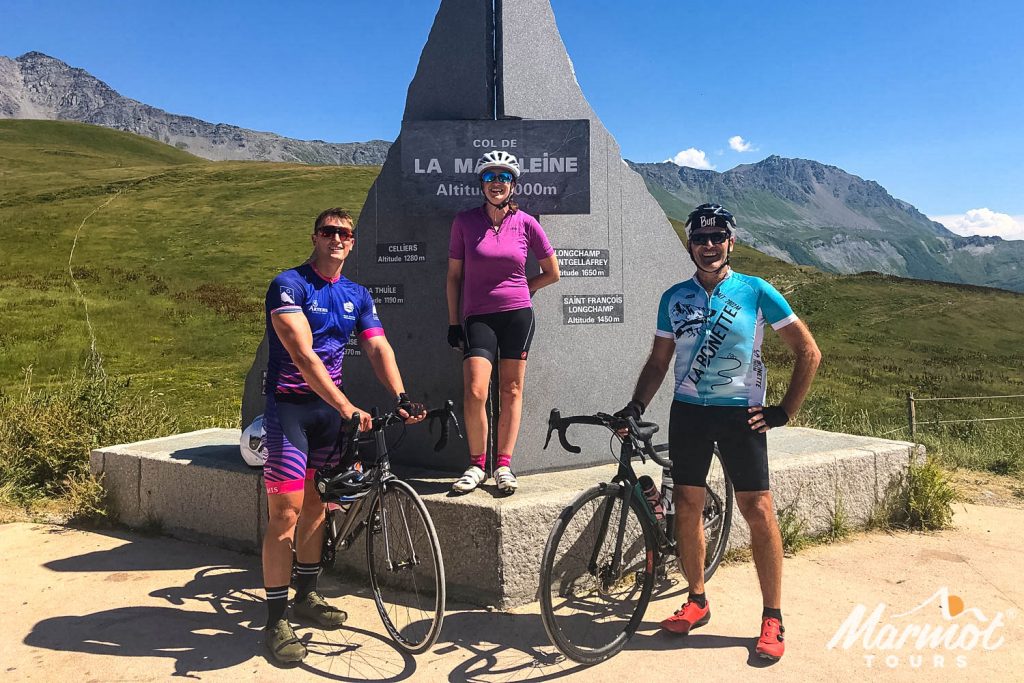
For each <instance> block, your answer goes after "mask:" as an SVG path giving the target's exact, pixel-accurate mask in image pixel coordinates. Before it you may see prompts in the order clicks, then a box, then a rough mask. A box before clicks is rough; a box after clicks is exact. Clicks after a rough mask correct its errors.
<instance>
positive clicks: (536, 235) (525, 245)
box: [448, 206, 555, 319]
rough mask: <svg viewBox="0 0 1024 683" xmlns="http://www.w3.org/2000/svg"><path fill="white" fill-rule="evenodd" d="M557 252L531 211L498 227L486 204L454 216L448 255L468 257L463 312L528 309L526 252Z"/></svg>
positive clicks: (515, 215) (545, 254)
mask: <svg viewBox="0 0 1024 683" xmlns="http://www.w3.org/2000/svg"><path fill="white" fill-rule="evenodd" d="M528 252H533V255H534V256H535V257H536V258H537V260H542V259H546V258H548V257H549V256H551V255H552V254H554V253H555V250H554V249H552V248H551V244H550V242H548V237H547V235H545V234H544V229H543V228H541V227H540V223H538V222H537V219H536V218H534V217H533V216H531V215H529V214H528V213H526V212H525V211H516V212H515V213H510V214H509V215H507V216H505V220H504V221H503V222H502V224H501V228H500V229H499V230H498V231H497V232H495V231H494V230H493V229H492V228H491V221H490V219H489V218H488V217H487V213H486V212H485V210H484V208H483V207H482V206H481V207H477V208H475V209H469V210H467V211H463V212H461V213H459V214H457V215H456V216H455V220H454V221H452V235H451V242H450V243H449V245H448V257H449V258H453V259H459V260H460V261H462V264H463V265H462V317H463V319H465V318H467V317H469V316H471V315H480V314H483V313H497V312H499V311H512V310H515V309H517V308H528V307H529V306H530V305H531V304H530V289H529V286H528V285H527V283H526V256H527V253H528Z"/></svg>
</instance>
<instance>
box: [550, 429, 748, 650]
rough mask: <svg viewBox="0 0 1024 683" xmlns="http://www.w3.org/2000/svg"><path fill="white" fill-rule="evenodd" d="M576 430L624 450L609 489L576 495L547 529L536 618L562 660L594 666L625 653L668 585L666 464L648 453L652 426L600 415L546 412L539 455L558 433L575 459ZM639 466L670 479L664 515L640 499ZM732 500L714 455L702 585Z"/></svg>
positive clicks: (672, 554)
mask: <svg viewBox="0 0 1024 683" xmlns="http://www.w3.org/2000/svg"><path fill="white" fill-rule="evenodd" d="M574 424H583V425H596V426H601V427H604V428H606V429H608V430H610V431H611V432H612V435H613V436H612V438H617V439H618V440H619V441H620V442H621V447H620V449H619V454H618V456H617V457H616V460H617V461H618V464H619V467H618V471H617V472H616V474H615V476H613V477H612V479H611V481H609V482H602V483H599V484H597V485H596V486H594V487H592V488H590V489H587V490H586V491H584V492H583V493H581V494H580V495H579V496H578V497H577V498H576V499H575V500H574V501H573V502H572V503H570V504H569V506H568V507H567V508H565V510H563V511H562V513H561V514H560V515H559V516H558V519H557V520H556V522H555V525H554V526H553V527H552V529H551V533H550V534H549V535H548V540H547V544H546V545H545V547H544V555H543V557H542V559H541V570H540V612H541V617H542V619H543V622H544V630H545V631H547V634H548V637H549V638H550V639H551V643H552V644H553V645H554V646H555V647H556V648H558V650H559V651H560V652H561V653H562V654H564V655H565V656H566V657H568V658H569V659H571V660H573V661H576V662H580V663H582V664H597V663H598V662H602V661H604V660H606V659H608V658H609V657H612V656H613V655H615V654H617V653H618V652H619V651H620V650H622V648H623V647H625V645H626V643H627V642H628V641H629V639H630V638H631V637H632V636H633V634H634V633H636V630H637V627H639V625H640V623H641V621H642V620H643V617H644V612H645V611H646V609H647V605H648V603H649V602H650V600H651V594H652V592H653V591H654V588H655V587H656V585H658V584H662V585H664V584H667V583H668V573H669V571H670V570H671V569H673V568H675V566H676V565H677V562H676V541H675V528H674V527H675V525H674V510H673V509H672V486H671V462H670V461H669V460H668V459H667V457H665V455H662V454H663V453H665V452H666V451H667V450H668V444H663V445H659V446H653V445H652V444H651V439H652V437H653V436H654V434H656V433H657V431H658V425H656V424H654V423H653V422H639V423H638V422H635V421H634V420H633V419H632V418H621V417H616V416H614V415H608V414H606V413H596V414H594V415H577V416H573V417H564V418H563V417H562V416H561V414H560V413H559V411H558V410H552V411H551V415H550V417H549V419H548V434H547V440H546V441H545V443H544V447H545V448H547V445H548V443H549V442H550V441H551V435H552V433H554V432H557V433H558V440H559V442H560V443H561V445H562V448H564V449H565V450H567V451H569V452H571V453H579V452H580V448H578V447H577V446H574V445H572V444H571V443H570V442H569V441H568V439H567V437H566V430H567V429H568V427H569V426H571V425H574ZM613 455H614V451H613ZM637 457H639V458H640V459H641V461H643V462H646V458H647V457H649V458H651V459H652V460H653V461H654V462H656V463H657V464H659V465H661V466H662V468H663V473H664V475H667V476H665V477H663V487H662V492H661V503H662V505H663V506H664V508H665V512H666V514H664V515H661V516H659V515H658V514H657V513H656V512H655V509H654V508H653V507H652V502H651V501H649V500H648V499H647V497H645V495H644V493H643V490H642V488H641V485H640V482H639V480H638V478H637V475H636V472H635V471H634V470H633V459H634V458H637ZM733 499H734V492H733V486H732V483H731V482H730V481H729V478H728V476H726V473H725V469H724V468H723V467H722V461H721V455H720V454H719V453H718V449H717V447H716V449H715V454H714V457H713V458H712V462H711V470H710V472H709V473H708V479H707V490H706V493H705V499H704V511H703V523H704V540H705V544H706V548H707V552H706V557H705V565H704V580H705V581H707V580H708V579H710V578H711V575H712V574H714V573H715V569H717V568H718V565H719V563H720V562H721V561H722V556H723V555H724V554H725V549H726V545H727V543H728V540H729V526H730V524H731V523H732V513H733V505H734V500H733Z"/></svg>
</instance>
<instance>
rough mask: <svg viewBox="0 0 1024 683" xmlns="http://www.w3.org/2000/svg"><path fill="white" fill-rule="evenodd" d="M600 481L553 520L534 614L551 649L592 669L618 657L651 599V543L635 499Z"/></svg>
mask: <svg viewBox="0 0 1024 683" xmlns="http://www.w3.org/2000/svg"><path fill="white" fill-rule="evenodd" d="M625 493H626V489H624V488H623V487H621V486H619V485H617V484H602V485H600V486H597V487H595V488H592V489H590V490H588V491H585V492H584V493H583V494H582V495H581V496H580V497H579V498H577V499H576V500H575V501H573V503H572V504H571V505H570V506H569V507H568V508H566V509H565V510H564V511H563V512H562V514H561V515H560V516H559V518H558V521H557V522H555V526H554V527H553V528H552V529H551V534H550V535H549V536H548V541H547V545H546V546H545V548H544V556H543V559H542V560H541V583H540V611H541V617H542V620H543V622H544V630H545V631H547V634H548V637H549V638H550V639H551V642H552V644H553V645H554V646H555V647H557V648H558V650H559V651H560V652H561V653H562V654H564V655H565V656H566V657H568V658H569V659H571V660H573V661H576V662H580V663H582V664H596V663H598V662H602V661H604V660H606V659H608V658H609V657H611V656H613V655H615V654H616V653H618V652H619V651H620V650H621V649H622V648H623V647H624V646H625V645H626V643H627V642H628V641H629V639H630V638H631V637H632V636H633V634H634V633H635V632H636V629H637V627H638V626H639V625H640V622H641V620H642V619H643V616H644V611H645V610H646V609H647V603H649V602H650V600H651V590H652V589H653V587H654V564H655V557H656V556H657V545H656V542H655V539H654V531H653V529H652V528H651V527H650V524H649V522H647V521H646V519H647V518H646V517H645V516H644V514H643V512H642V510H641V503H640V501H639V500H638V498H637V495H638V494H635V495H634V496H632V497H631V502H630V505H629V507H626V508H624V507H623V503H624V499H625Z"/></svg>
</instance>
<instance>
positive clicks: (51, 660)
mask: <svg viewBox="0 0 1024 683" xmlns="http://www.w3.org/2000/svg"><path fill="white" fill-rule="evenodd" d="M1022 531H1024V511H1022V510H1016V509H1010V508H998V507H984V506H973V505H967V506H958V513H957V516H956V528H955V529H951V530H948V531H945V532H942V533H938V534H929V535H921V534H896V535H887V534H869V535H864V536H860V537H858V538H857V539H855V540H853V541H851V542H849V543H844V544H841V545H836V546H821V547H816V548H812V549H809V550H807V551H804V552H802V553H800V554H799V555H797V556H796V557H794V558H791V559H787V560H786V564H785V587H786V598H785V609H784V612H785V622H786V627H787V636H788V641H787V647H788V650H787V654H786V657H785V658H784V659H783V660H782V661H781V662H779V663H777V664H775V665H772V666H768V667H765V666H764V664H763V663H762V661H761V660H759V659H756V658H755V657H753V656H752V655H751V650H752V646H753V639H754V637H755V636H756V633H757V628H758V618H759V614H760V605H759V603H760V601H759V598H758V595H757V590H756V577H755V574H754V568H753V565H751V564H736V565H730V566H727V567H724V568H722V569H721V570H720V571H719V572H718V573H717V574H716V575H715V577H714V578H713V580H712V581H711V582H710V583H709V585H708V596H709V599H710V601H711V604H712V608H713V614H714V618H713V620H712V621H711V623H710V624H708V625H707V626H706V627H704V628H702V629H700V630H699V631H695V632H694V633H693V634H692V635H690V636H688V637H687V638H684V639H680V638H675V637H669V636H666V635H663V634H661V633H659V632H658V630H657V621H658V620H659V619H660V618H662V617H663V616H666V615H667V614H669V613H670V612H671V611H672V610H673V609H675V608H676V607H678V604H679V603H680V602H681V595H682V594H681V591H680V590H679V589H678V588H676V589H675V590H673V591H672V592H670V593H669V594H668V595H667V596H660V597H659V599H658V600H656V601H655V602H654V603H652V605H651V607H650V609H649V610H648V613H647V618H646V621H645V622H644V624H643V625H642V627H641V629H640V631H639V632H638V634H637V636H636V637H635V638H634V639H633V641H632V642H631V643H630V645H629V646H628V648H627V650H626V651H624V652H623V653H621V654H620V655H618V656H617V657H615V658H614V659H612V660H611V661H609V662H606V663H604V664H602V665H599V666H597V667H594V668H591V669H585V668H581V667H577V666H574V665H572V663H571V662H566V661H565V660H563V659H562V658H561V657H560V656H558V654H557V653H556V652H555V650H554V649H553V648H552V647H551V646H550V645H549V644H548V641H547V638H546V636H545V634H544V631H543V628H542V627H541V624H540V619H539V617H538V616H537V609H536V605H530V606H527V607H525V608H523V609H519V610H516V611H514V612H507V613H497V612H487V611H484V610H476V609H459V608H458V606H449V607H450V609H449V612H448V614H447V617H446V620H445V627H444V630H443V632H442V634H441V640H440V641H439V642H438V644H437V645H436V646H435V647H434V648H433V649H432V650H431V651H430V652H428V653H426V654H424V655H420V656H418V657H416V658H412V657H408V656H404V655H403V654H401V653H400V652H399V651H398V650H397V649H396V648H395V647H394V646H392V645H391V643H390V642H389V641H388V640H387V638H386V637H385V636H384V635H383V629H382V628H381V625H380V622H379V620H378V617H377V614H376V611H375V609H374V607H373V602H372V600H371V599H369V596H368V593H367V592H366V591H365V590H364V589H362V588H353V587H349V586H345V585H343V584H338V583H330V582H328V583H327V585H326V587H325V593H327V594H328V596H329V597H331V598H332V599H338V600H341V601H342V602H343V603H344V605H345V607H346V609H347V610H348V611H349V614H350V618H349V626H350V627H349V628H345V629H342V630H340V631H335V632H324V631H318V630H312V629H298V632H299V634H300V636H302V637H304V638H306V639H307V640H308V645H309V649H310V656H309V658H308V659H307V661H306V662H305V663H303V665H302V666H300V667H298V668H294V669H290V670H282V669H278V668H276V667H274V666H273V665H272V664H270V663H269V662H268V661H267V660H266V658H265V657H264V656H263V651H262V649H261V642H260V630H259V627H260V626H261V625H262V621H263V607H262V604H261V602H260V601H261V599H262V589H261V588H260V585H261V583H260V574H259V566H258V560H257V558H255V557H252V556H246V555H238V554H234V553H230V552H227V551H223V550H218V549H215V548H210V547H206V546H201V545H193V544H188V543H182V542H179V541H173V540H168V539H162V538H147V537H143V536H139V535H136V534H131V533H127V532H108V533H96V532H86V531H80V530H72V529H67V528H63V527H58V526H48V525H38V524H28V523H15V524H6V525H2V526H0V575H2V576H3V577H4V581H3V584H4V590H3V591H2V593H0V596H2V597H0V605H2V609H3V614H4V616H5V628H4V629H3V635H2V636H0V671H2V672H3V675H4V679H5V680H7V681H22V680H32V681H49V680H58V679H60V680H66V679H68V678H73V679H75V680H82V681H112V680H118V681H152V680H167V679H169V678H171V677H172V676H187V677H189V678H195V679H201V680H211V681H221V680H224V681H239V680H247V681H248V680H267V681H270V680H274V681H278V680H298V679H300V678H301V679H305V680H314V679H317V678H319V679H323V680H327V681H401V680H406V679H408V680H414V681H470V680H472V681H513V680H524V681H525V680H529V681H548V680H554V679H564V680H568V681H575V680H580V681H587V682H588V683H593V682H595V681H627V680H641V679H642V680H677V679H679V678H680V676H681V675H683V672H685V670H686V668H687V667H699V672H700V674H699V675H695V676H692V675H691V676H687V677H692V678H693V679H695V680H738V679H740V678H741V677H749V676H751V675H752V674H753V672H752V671H751V669H754V668H760V669H763V670H762V671H760V672H758V674H757V675H758V677H762V676H763V677H769V678H775V679H779V680H830V681H846V680H849V681H855V680H856V681H860V680H863V679H865V678H866V677H868V676H871V677H879V678H881V679H883V680H913V681H923V680H927V679H928V677H936V676H939V677H941V680H977V681H1003V680H1013V679H1019V674H1020V672H1021V671H1022V670H1024V649H1022V647H1021V645H1022V644H1024V620H1022V618H1021V617H1020V614H1019V612H1020V608H1021V606H1022V605H1024V586H1022V585H1021V582H1020V580H1019V571H1020V567H1021V566H1024V550H1022V549H1021V545H1020V539H1021V538H1022ZM341 595H345V596H346V597H344V598H340V597H338V596H341ZM879 603H885V607H883V608H882V610H883V612H882V615H881V618H880V620H879V623H878V626H877V628H876V629H875V630H874V633H875V634H878V633H882V634H883V635H884V634H885V633H886V632H888V631H889V630H896V631H899V632H902V631H903V630H904V629H906V628H907V627H908V626H915V627H924V626H926V625H932V627H933V628H943V629H946V630H947V631H948V629H949V628H950V627H951V626H954V625H955V626H957V628H958V629H959V632H960V633H965V634H967V636H971V634H972V632H980V631H982V630H985V629H988V630H989V631H990V633H989V637H988V639H987V640H984V639H981V638H978V639H977V640H978V643H977V644H975V645H974V646H973V647H972V648H969V649H964V648H960V649H952V650H948V649H946V648H943V647H941V646H940V647H938V648H931V647H925V648H923V649H922V650H916V649H915V648H914V647H913V646H912V645H911V644H908V645H904V646H903V647H902V648H896V649H890V650H878V649H869V648H866V647H865V643H864V637H855V638H852V639H851V642H850V644H849V647H843V645H842V644H840V645H839V646H838V647H834V648H831V649H830V648H829V647H828V645H829V641H830V640H831V639H832V638H833V636H834V635H835V634H836V632H837V630H839V629H840V628H841V626H842V624H843V623H844V622H845V621H846V620H847V619H848V618H849V617H850V614H851V610H853V609H855V607H856V605H858V604H863V605H865V609H866V612H867V613H868V614H870V613H871V612H872V611H873V610H875V609H876V607H877V606H878V605H879ZM918 608H919V609H918ZM915 610H916V611H915ZM908 612H910V613H909V614H905V616H902V617H901V616H897V615H900V614H904V613H908ZM953 612H955V613H956V614H952V615H951V617H950V619H947V618H946V615H947V614H950V613H953ZM982 618H984V619H987V620H988V621H982ZM886 624H889V625H890V626H889V627H887V626H886ZM972 629H974V631H972ZM954 635H956V632H954ZM970 639H971V638H968V640H970ZM869 640H870V638H869ZM912 642H913V641H912V640H911V643H912ZM963 644H964V645H968V644H969V643H963ZM985 645H988V646H989V648H990V649H985V647H984V646H985ZM641 674H642V676H641Z"/></svg>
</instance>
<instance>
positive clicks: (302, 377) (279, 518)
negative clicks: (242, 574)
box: [263, 208, 426, 663]
mask: <svg viewBox="0 0 1024 683" xmlns="http://www.w3.org/2000/svg"><path fill="white" fill-rule="evenodd" d="M355 237H356V235H355V229H354V227H353V224H352V217H351V216H350V215H349V214H348V213H347V212H345V211H343V210H342V209H338V208H333V209H327V210H326V211H323V212H322V213H321V214H320V215H319V216H317V218H316V220H315V221H314V223H313V234H312V235H311V237H310V239H312V241H313V255H312V256H311V257H310V259H309V260H308V261H307V262H305V263H303V264H302V265H300V266H297V267H295V268H290V269H289V270H286V271H284V272H282V273H280V274H279V275H278V276H277V277H275V278H274V280H273V282H271V283H270V287H269V288H268V289H267V296H266V320H267V322H266V325H267V337H268V340H269V342H270V355H269V358H268V361H267V385H266V394H267V405H266V408H265V410H264V412H263V424H264V427H265V428H266V432H267V434H266V441H265V443H266V445H267V460H266V463H265V464H264V466H263V480H264V483H265V485H266V489H267V509H268V512H269V519H268V521H267V530H266V534H265V535H264V538H263V585H264V587H265V589H266V596H267V626H266V629H265V632H264V633H265V643H266V645H267V647H268V649H269V650H270V653H271V655H272V656H273V657H274V659H275V660H276V661H277V662H280V663H294V662H298V661H301V660H302V659H303V658H304V657H305V656H306V646H305V645H304V644H303V643H302V642H301V641H300V640H299V639H298V638H297V637H296V635H295V632H294V630H293V629H292V626H291V624H290V623H289V621H288V618H287V616H286V611H287V607H288V586H289V582H290V579H291V575H292V557H293V554H294V558H295V574H296V583H295V604H294V606H293V608H292V614H293V615H294V616H296V617H298V618H300V619H303V620H306V621H309V622H312V623H314V624H316V625H318V626H320V627H322V628H337V627H339V626H341V625H342V624H343V623H344V622H345V619H346V616H347V615H346V614H345V612H344V611H343V610H341V609H338V608H337V607H335V606H333V605H330V604H328V603H327V601H325V600H324V598H323V596H322V595H320V593H319V592H318V591H317V577H318V575H319V572H320V551H321V548H322V545H323V534H324V510H325V505H324V503H323V502H322V501H321V500H320V496H319V494H318V493H317V491H316V488H315V487H314V485H313V474H314V472H315V471H316V470H317V469H318V468H320V467H323V466H324V465H325V464H326V461H327V458H328V457H329V456H330V455H331V453H332V451H333V449H334V445H335V441H336V440H337V437H338V432H339V430H340V429H341V426H342V423H343V421H344V420H349V419H351V418H352V415H353V414H355V413H359V415H360V429H361V430H367V429H369V428H370V426H371V419H370V415H369V413H367V412H366V411H365V410H361V409H359V408H357V407H356V406H355V405H354V404H353V403H352V401H350V400H349V398H348V396H347V395H346V393H345V387H344V384H343V382H342V361H343V360H344V357H345V344H346V342H347V341H348V338H349V336H350V335H351V334H353V333H355V334H356V335H357V336H358V339H359V343H360V345H361V346H362V349H363V351H364V353H365V354H366V356H367V358H368V359H369V361H370V364H371V365H372V366H373V370H374V373H375V375H376V376H377V377H378V378H379V379H380V381H381V383H382V384H384V385H385V386H386V387H387V388H388V389H389V390H390V391H391V393H392V395H393V396H395V401H396V403H397V406H398V409H399V414H400V415H402V416H403V417H405V418H406V422H409V423H413V422H419V421H420V420H422V419H424V418H425V417H426V411H425V410H424V409H423V406H421V405H419V404H416V403H412V402H411V401H410V400H409V397H408V395H407V394H406V393H405V387H404V385H403V384H402V376H401V375H400V374H399V372H398V364H397V363H396V362H395V353H394V351H393V350H392V348H391V344H390V343H388V340H387V337H386V336H384V327H383V325H382V324H381V322H380V319H379V318H378V317H377V309H376V307H375V306H374V303H373V299H372V297H371V296H370V293H369V291H367V289H366V288H365V287H363V286H362V285H359V284H356V283H355V282H352V281H351V280H349V279H348V278H346V277H344V276H343V275H342V274H341V269H342V267H343V266H344V265H345V259H347V258H348V256H349V255H350V254H351V253H352V248H353V245H354V244H355Z"/></svg>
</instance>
